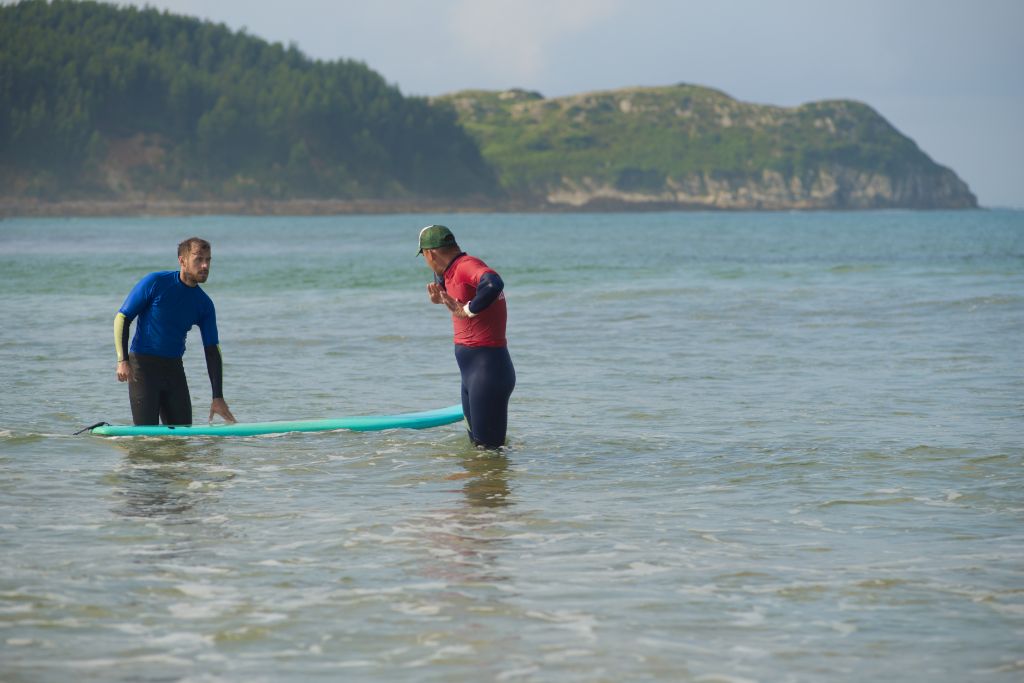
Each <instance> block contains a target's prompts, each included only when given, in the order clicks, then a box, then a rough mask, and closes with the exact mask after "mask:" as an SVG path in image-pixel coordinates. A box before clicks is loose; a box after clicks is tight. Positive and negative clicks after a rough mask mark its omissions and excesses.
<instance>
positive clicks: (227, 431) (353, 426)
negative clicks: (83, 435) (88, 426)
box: [91, 405, 462, 436]
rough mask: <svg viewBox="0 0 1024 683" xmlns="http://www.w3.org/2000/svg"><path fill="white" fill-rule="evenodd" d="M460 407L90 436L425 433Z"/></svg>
mask: <svg viewBox="0 0 1024 683" xmlns="http://www.w3.org/2000/svg"><path fill="white" fill-rule="evenodd" d="M461 419H462V406H461V405H454V406H448V407H447V408H440V409H438V410H426V411H423V412H419V413H401V414H399V415H356V416H352V417H338V418H334V419H328V420H293V421H281V422H236V423H234V424H214V425H152V426H147V425H138V426H136V425H99V426H96V427H93V428H92V430H91V433H93V434H98V435H100V436H258V435H260V434H285V433H287V432H326V431H331V430H334V429H349V430H352V431H356V432H369V431H376V430H381V429H427V428H428V427H439V426H441V425H446V424H451V423H453V422H458V421H459V420H461Z"/></svg>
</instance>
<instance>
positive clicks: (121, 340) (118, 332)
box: [114, 311, 132, 363]
mask: <svg viewBox="0 0 1024 683" xmlns="http://www.w3.org/2000/svg"><path fill="white" fill-rule="evenodd" d="M131 326H132V321H131V320H129V319H128V318H127V317H126V316H125V314H124V313H122V312H120V311H118V312H117V315H115V316H114V350H115V351H116V352H117V362H118V363H120V362H122V361H126V360H128V335H129V331H130V330H131Z"/></svg>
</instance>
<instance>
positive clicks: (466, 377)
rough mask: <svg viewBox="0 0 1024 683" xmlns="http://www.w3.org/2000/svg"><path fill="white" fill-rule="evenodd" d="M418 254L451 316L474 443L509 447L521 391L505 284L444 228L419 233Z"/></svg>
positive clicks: (435, 298) (433, 296)
mask: <svg viewBox="0 0 1024 683" xmlns="http://www.w3.org/2000/svg"><path fill="white" fill-rule="evenodd" d="M418 253H419V254H422V255H423V259H424V260H425V261H426V263H427V266H428V267H429V268H430V269H431V270H432V271H434V281H433V282H431V283H430V284H428V285H427V295H428V296H429V297H430V301H431V302H432V303H435V304H444V305H445V306H446V307H447V308H448V310H449V311H451V314H452V324H453V326H454V328H455V360H456V361H457V362H458V364H459V372H460V373H461V374H462V411H463V413H464V414H465V416H466V422H467V423H468V424H469V438H470V439H471V440H472V441H473V443H475V444H477V445H478V446H485V447H487V448H499V447H501V446H503V445H504V444H505V433H506V431H507V428H508V401H509V398H510V397H511V396H512V390H513V389H514V388H515V386H516V371H515V368H514V367H513V366H512V358H511V357H510V356H509V353H508V342H507V340H506V339H505V324H506V322H507V319H508V311H507V308H506V305H505V294H504V291H503V290H504V288H505V283H504V282H502V280H501V277H500V276H499V275H498V273H496V272H495V271H494V269H492V268H490V267H488V265H487V264H486V263H484V262H483V261H481V260H480V259H478V258H476V257H474V256H470V255H469V254H466V253H465V252H464V251H462V250H461V249H459V245H458V244H457V243H456V242H455V236H454V235H453V234H452V232H451V230H449V229H448V228H447V227H445V226H443V225H428V226H427V227H425V228H423V229H422V230H421V231H420V250H419V252H418Z"/></svg>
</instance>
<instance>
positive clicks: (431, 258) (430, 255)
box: [423, 249, 444, 275]
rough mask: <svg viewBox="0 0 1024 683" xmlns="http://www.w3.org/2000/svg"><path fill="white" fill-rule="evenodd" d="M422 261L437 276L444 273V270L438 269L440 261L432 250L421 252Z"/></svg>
mask: <svg viewBox="0 0 1024 683" xmlns="http://www.w3.org/2000/svg"><path fill="white" fill-rule="evenodd" d="M423 260H424V261H426V262H427V267H428V268H430V269H431V270H432V271H434V272H435V273H437V274H438V275H440V274H441V273H443V272H444V268H439V266H440V259H438V257H437V254H436V253H434V250H433V249H424V250H423Z"/></svg>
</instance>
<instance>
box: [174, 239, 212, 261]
mask: <svg viewBox="0 0 1024 683" xmlns="http://www.w3.org/2000/svg"><path fill="white" fill-rule="evenodd" d="M192 247H199V251H209V249H210V243H209V242H207V241H206V240H204V239H203V238H202V237H189V238H188V239H187V240H185V241H184V242H182V243H181V244H179V245H178V256H179V257H181V256H188V255H189V254H191V253H192Z"/></svg>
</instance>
